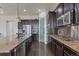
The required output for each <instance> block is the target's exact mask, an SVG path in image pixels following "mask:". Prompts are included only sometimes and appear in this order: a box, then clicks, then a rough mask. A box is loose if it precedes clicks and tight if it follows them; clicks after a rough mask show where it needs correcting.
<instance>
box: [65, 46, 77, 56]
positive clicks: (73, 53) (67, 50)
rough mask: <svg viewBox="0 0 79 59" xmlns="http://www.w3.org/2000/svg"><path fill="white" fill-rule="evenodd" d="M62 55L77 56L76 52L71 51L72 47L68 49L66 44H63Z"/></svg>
mask: <svg viewBox="0 0 79 59" xmlns="http://www.w3.org/2000/svg"><path fill="white" fill-rule="evenodd" d="M64 56H77V54H76V53H75V51H72V49H70V48H69V47H67V46H64Z"/></svg>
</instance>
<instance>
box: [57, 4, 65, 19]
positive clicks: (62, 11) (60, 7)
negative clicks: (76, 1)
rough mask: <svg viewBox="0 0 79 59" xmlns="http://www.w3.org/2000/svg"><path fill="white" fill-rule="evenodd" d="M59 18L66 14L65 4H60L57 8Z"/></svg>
mask: <svg viewBox="0 0 79 59" xmlns="http://www.w3.org/2000/svg"><path fill="white" fill-rule="evenodd" d="M56 10H57V12H56V13H57V18H58V17H60V16H61V15H63V14H64V3H60V4H59V5H58V6H57V8H56Z"/></svg>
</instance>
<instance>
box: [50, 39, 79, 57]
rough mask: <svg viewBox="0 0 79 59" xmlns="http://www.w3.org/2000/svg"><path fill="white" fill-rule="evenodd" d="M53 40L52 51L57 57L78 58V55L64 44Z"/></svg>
mask: <svg viewBox="0 0 79 59" xmlns="http://www.w3.org/2000/svg"><path fill="white" fill-rule="evenodd" d="M51 39H52V51H53V53H54V55H55V56H78V53H77V52H76V51H75V50H73V49H71V48H69V47H68V46H66V45H64V44H63V43H61V42H59V41H57V40H56V39H54V38H51Z"/></svg>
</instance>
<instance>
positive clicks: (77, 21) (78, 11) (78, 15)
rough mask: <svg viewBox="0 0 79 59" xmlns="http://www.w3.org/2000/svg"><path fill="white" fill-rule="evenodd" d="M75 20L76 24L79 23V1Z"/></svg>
mask: <svg viewBox="0 0 79 59" xmlns="http://www.w3.org/2000/svg"><path fill="white" fill-rule="evenodd" d="M75 20H76V24H79V3H76V4H75Z"/></svg>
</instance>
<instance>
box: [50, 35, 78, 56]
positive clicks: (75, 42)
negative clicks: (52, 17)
mask: <svg viewBox="0 0 79 59" xmlns="http://www.w3.org/2000/svg"><path fill="white" fill-rule="evenodd" d="M49 36H50V37H52V38H54V39H55V40H57V41H59V42H61V43H62V44H64V45H66V46H68V47H70V48H71V49H73V50H74V51H76V52H77V53H78V55H79V41H78V40H71V41H66V40H62V39H63V38H62V39H61V38H60V37H59V36H58V35H49ZM65 39H67V38H65Z"/></svg>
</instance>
